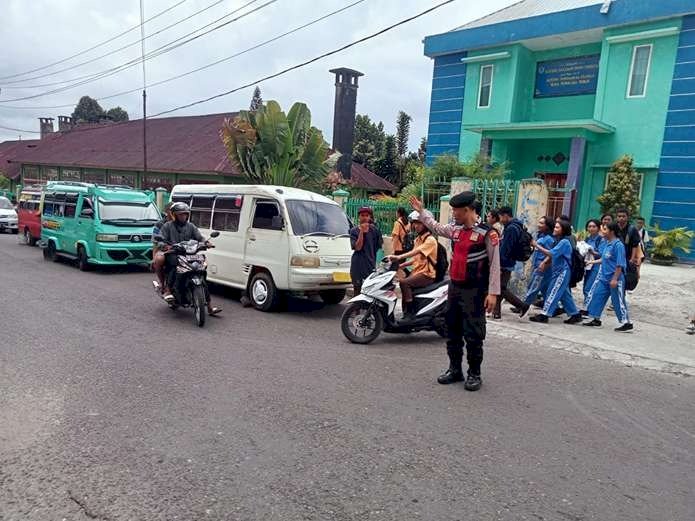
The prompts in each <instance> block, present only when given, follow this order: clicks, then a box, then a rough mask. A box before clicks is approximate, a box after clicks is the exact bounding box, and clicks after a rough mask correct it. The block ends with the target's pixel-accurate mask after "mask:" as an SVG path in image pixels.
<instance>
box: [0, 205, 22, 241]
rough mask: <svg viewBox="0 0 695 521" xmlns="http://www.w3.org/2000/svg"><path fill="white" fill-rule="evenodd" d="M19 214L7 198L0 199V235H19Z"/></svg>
mask: <svg viewBox="0 0 695 521" xmlns="http://www.w3.org/2000/svg"><path fill="white" fill-rule="evenodd" d="M17 230H18V228H17V212H16V211H15V209H14V207H13V206H12V203H11V202H10V200H9V199H8V198H7V197H0V233H4V232H5V231H10V232H12V233H17Z"/></svg>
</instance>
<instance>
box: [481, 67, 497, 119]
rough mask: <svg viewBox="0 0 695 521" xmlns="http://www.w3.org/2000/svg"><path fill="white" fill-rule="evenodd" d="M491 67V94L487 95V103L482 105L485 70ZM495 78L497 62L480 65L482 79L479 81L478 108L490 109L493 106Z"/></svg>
mask: <svg viewBox="0 0 695 521" xmlns="http://www.w3.org/2000/svg"><path fill="white" fill-rule="evenodd" d="M487 68H489V69H490V94H489V95H488V97H487V105H481V104H480V100H481V98H482V96H483V72H484V71H485V69H487ZM494 79H495V64H494V63H490V64H487V65H481V66H480V80H479V81H478V108H479V109H489V108H490V107H491V106H492V85H493V83H494Z"/></svg>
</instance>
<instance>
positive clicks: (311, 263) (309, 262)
mask: <svg viewBox="0 0 695 521" xmlns="http://www.w3.org/2000/svg"><path fill="white" fill-rule="evenodd" d="M290 265H291V266H294V267H296V268H318V267H319V266H321V259H320V258H319V257H318V256H316V255H295V256H294V257H292V259H291V260H290Z"/></svg>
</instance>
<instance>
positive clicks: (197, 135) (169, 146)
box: [14, 113, 238, 175]
mask: <svg viewBox="0 0 695 521" xmlns="http://www.w3.org/2000/svg"><path fill="white" fill-rule="evenodd" d="M235 115H236V114H235V113H226V114H205V115H201V116H179V117H171V118H156V119H149V120H147V169H148V170H149V171H152V172H176V173H178V172H180V173H200V174H226V175H235V174H237V173H238V172H237V171H236V170H235V169H234V168H233V167H232V165H231V164H230V163H229V159H228V158H227V153H226V151H225V149H224V146H223V144H222V141H221V139H220V135H219V132H220V129H221V128H222V123H223V121H224V119H225V118H227V117H233V116H235ZM14 160H15V161H17V162H20V163H28V164H40V165H55V166H74V167H83V168H106V169H111V170H142V168H143V150H142V120H133V121H128V122H125V123H111V124H105V125H103V124H102V125H85V126H78V127H76V128H75V129H73V130H71V131H66V132H55V133H52V134H49V135H48V136H46V137H45V138H44V139H42V140H40V141H38V142H37V146H36V147H35V148H33V149H25V150H22V152H21V153H18V154H16V157H15V158H14Z"/></svg>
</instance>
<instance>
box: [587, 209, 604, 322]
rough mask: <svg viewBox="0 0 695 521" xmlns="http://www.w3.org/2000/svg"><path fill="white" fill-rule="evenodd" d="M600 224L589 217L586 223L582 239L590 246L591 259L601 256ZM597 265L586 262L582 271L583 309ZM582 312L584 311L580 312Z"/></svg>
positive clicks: (597, 268)
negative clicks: (585, 235) (585, 233)
mask: <svg viewBox="0 0 695 521" xmlns="http://www.w3.org/2000/svg"><path fill="white" fill-rule="evenodd" d="M600 231H601V224H600V223H599V222H598V221H597V220H596V219H589V221H588V222H587V223H586V232H587V234H588V235H587V237H586V239H584V242H586V243H587V244H588V245H589V246H590V247H591V251H590V252H589V253H590V255H591V260H596V259H600V258H601V254H602V253H603V247H604V246H605V241H604V239H603V237H602V236H601V233H600ZM598 270H599V266H598V265H597V264H595V263H591V262H589V263H587V266H586V270H585V271H584V284H583V285H582V290H583V293H584V310H586V309H587V306H588V305H589V304H588V296H589V291H590V290H591V286H592V285H593V283H594V281H595V280H596V275H597V274H598ZM582 314H584V313H582Z"/></svg>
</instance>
